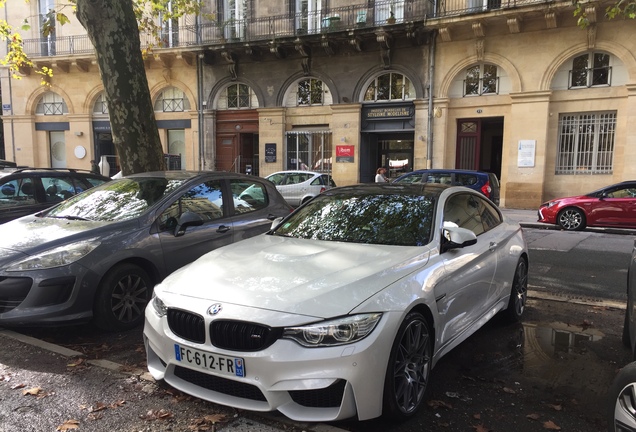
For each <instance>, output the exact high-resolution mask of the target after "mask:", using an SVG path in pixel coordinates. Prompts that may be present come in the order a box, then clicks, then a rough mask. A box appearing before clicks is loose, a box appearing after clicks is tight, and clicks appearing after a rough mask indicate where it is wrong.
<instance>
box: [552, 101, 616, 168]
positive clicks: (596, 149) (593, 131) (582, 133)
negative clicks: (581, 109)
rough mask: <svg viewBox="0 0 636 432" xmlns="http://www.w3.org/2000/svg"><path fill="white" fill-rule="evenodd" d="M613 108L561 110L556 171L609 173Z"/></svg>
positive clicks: (613, 128) (613, 135) (613, 129)
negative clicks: (606, 109)
mask: <svg viewBox="0 0 636 432" xmlns="http://www.w3.org/2000/svg"><path fill="white" fill-rule="evenodd" d="M615 136H616V112H615V111H605V112H588V113H577V114H561V115H560V116H559V139H558V147H557V160H556V173H557V174H611V173H612V169H613V163H614V140H615Z"/></svg>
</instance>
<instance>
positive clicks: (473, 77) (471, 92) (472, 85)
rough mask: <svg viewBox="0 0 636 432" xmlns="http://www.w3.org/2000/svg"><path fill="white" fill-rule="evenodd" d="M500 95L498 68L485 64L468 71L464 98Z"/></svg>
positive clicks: (472, 67) (470, 68)
mask: <svg viewBox="0 0 636 432" xmlns="http://www.w3.org/2000/svg"><path fill="white" fill-rule="evenodd" d="M497 93H499V78H498V76H497V66H495V65H493V64H488V63H483V64H478V65H474V66H471V67H469V68H468V69H466V79H464V96H480V95H487V94H497Z"/></svg>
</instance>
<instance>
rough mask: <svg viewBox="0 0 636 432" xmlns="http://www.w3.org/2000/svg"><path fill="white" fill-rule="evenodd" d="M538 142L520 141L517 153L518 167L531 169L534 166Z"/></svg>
mask: <svg viewBox="0 0 636 432" xmlns="http://www.w3.org/2000/svg"><path fill="white" fill-rule="evenodd" d="M536 147H537V142H536V141H535V140H519V148H518V153H517V166H518V167H520V168H529V167H533V166H534V155H535V152H536Z"/></svg>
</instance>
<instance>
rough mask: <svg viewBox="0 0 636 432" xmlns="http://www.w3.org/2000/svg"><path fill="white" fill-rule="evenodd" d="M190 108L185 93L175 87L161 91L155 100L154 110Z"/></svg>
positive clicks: (176, 110)
mask: <svg viewBox="0 0 636 432" xmlns="http://www.w3.org/2000/svg"><path fill="white" fill-rule="evenodd" d="M189 109H190V102H189V101H188V98H187V97H186V96H185V94H184V93H183V92H182V91H181V90H179V89H178V88H176V87H169V88H167V89H165V90H164V91H162V92H161V93H160V94H159V96H158V97H157V100H156V101H155V111H160V112H181V111H187V110H189Z"/></svg>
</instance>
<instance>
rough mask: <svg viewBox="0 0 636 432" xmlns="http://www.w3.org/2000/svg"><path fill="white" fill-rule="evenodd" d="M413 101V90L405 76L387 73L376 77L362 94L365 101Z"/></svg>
mask: <svg viewBox="0 0 636 432" xmlns="http://www.w3.org/2000/svg"><path fill="white" fill-rule="evenodd" d="M409 99H415V89H414V88H413V84H412V83H411V80H410V79H408V78H407V77H406V76H404V75H402V74H400V73H396V72H389V73H386V74H383V75H380V76H378V77H376V78H375V79H374V80H373V81H372V82H371V83H370V84H369V86H368V87H367V89H366V91H365V92H364V100H365V101H398V100H400V101H401V100H409Z"/></svg>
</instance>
